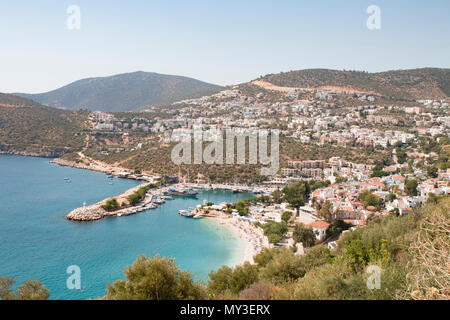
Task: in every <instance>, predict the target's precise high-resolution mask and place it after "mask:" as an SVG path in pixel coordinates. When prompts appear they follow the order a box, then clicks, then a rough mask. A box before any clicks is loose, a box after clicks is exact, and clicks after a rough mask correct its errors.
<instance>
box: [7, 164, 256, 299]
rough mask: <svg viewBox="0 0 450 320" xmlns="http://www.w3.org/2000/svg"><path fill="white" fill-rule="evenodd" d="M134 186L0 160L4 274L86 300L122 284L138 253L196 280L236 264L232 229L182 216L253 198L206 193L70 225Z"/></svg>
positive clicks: (59, 295)
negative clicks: (79, 211)
mask: <svg viewBox="0 0 450 320" xmlns="http://www.w3.org/2000/svg"><path fill="white" fill-rule="evenodd" d="M65 177H70V178H71V181H72V182H71V183H68V182H66V181H65V180H64V178H65ZM111 181H112V182H113V184H110V182H111ZM137 184H139V183H138V182H136V181H133V180H126V179H116V178H115V179H113V180H110V179H108V178H107V177H106V175H105V174H102V173H98V172H92V171H87V170H80V169H75V168H68V167H60V166H56V165H52V164H49V159H45V158H32V157H21V156H8V155H0V275H5V274H6V275H8V276H14V277H15V279H16V280H17V282H18V283H21V282H22V281H25V280H28V279H30V278H32V279H38V280H41V281H42V282H43V283H44V285H45V286H46V287H47V288H49V289H50V294H51V299H86V298H95V297H99V296H103V295H104V293H105V288H106V283H107V282H112V281H114V280H117V279H121V278H124V274H123V272H122V271H123V269H124V268H125V267H126V266H128V265H130V264H132V263H133V261H134V260H135V259H136V258H137V257H138V256H139V255H140V254H146V255H147V256H154V255H156V254H159V255H161V256H167V257H173V258H175V259H176V262H177V264H178V265H179V266H180V267H181V268H182V269H188V270H189V271H190V272H191V273H194V274H195V275H196V279H207V276H208V273H209V271H210V270H213V269H217V268H219V267H220V266H222V265H223V264H228V265H232V264H233V263H234V261H236V258H237V254H238V252H239V244H240V240H239V239H237V238H235V237H234V235H233V234H232V233H231V232H230V231H229V230H228V229H226V228H224V227H222V226H220V225H219V224H218V223H216V222H215V221H212V220H210V219H202V220H197V219H189V218H185V217H181V216H179V215H178V210H179V209H187V208H188V207H194V206H195V205H197V204H201V203H202V202H203V199H207V200H208V201H212V202H214V203H220V202H225V201H226V202H235V201H237V200H240V199H244V198H247V197H249V194H233V193H232V192H229V191H212V190H208V191H202V192H201V193H200V194H199V197H198V199H187V198H175V199H174V200H169V201H167V202H166V203H165V204H163V205H161V206H160V207H158V208H157V209H153V210H149V211H145V212H141V213H139V214H136V215H133V216H128V217H117V218H106V219H102V220H99V221H94V222H84V223H80V222H71V221H67V220H66V219H65V215H66V214H67V213H68V212H70V211H71V210H73V209H74V208H77V207H80V206H82V204H83V202H84V201H85V202H86V203H87V205H89V204H93V203H95V202H98V201H100V200H102V199H104V198H107V197H111V196H114V195H118V194H120V193H122V192H124V191H125V190H127V189H129V188H131V187H133V186H135V185H137ZM70 265H77V266H79V267H80V268H81V286H82V290H68V289H67V288H66V279H67V277H68V276H69V274H67V273H66V269H67V267H68V266H70Z"/></svg>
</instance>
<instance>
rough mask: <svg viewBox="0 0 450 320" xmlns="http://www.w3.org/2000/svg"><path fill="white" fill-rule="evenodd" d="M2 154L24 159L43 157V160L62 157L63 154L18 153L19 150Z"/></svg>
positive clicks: (2, 151)
mask: <svg viewBox="0 0 450 320" xmlns="http://www.w3.org/2000/svg"><path fill="white" fill-rule="evenodd" d="M0 154H5V155H11V156H24V157H42V158H55V157H60V156H61V155H62V154H60V153H55V152H31V151H25V150H24V151H17V150H0Z"/></svg>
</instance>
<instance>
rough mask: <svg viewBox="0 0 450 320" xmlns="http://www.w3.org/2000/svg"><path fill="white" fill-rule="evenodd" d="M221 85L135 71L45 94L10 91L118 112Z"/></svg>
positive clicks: (50, 101) (51, 101)
mask: <svg viewBox="0 0 450 320" xmlns="http://www.w3.org/2000/svg"><path fill="white" fill-rule="evenodd" d="M220 88H221V87H220V86H217V85H214V84H210V83H206V82H203V81H199V80H196V79H192V78H188V77H182V76H173V75H165V74H158V73H154V72H142V71H138V72H132V73H124V74H118V75H114V76H109V77H97V78H87V79H82V80H78V81H75V82H73V83H70V84H68V85H66V86H64V87H61V88H59V89H56V90H52V91H49V92H45V93H38V94H26V93H13V94H14V95H16V96H20V97H23V98H27V99H32V100H34V101H37V102H39V103H41V104H44V105H48V106H51V107H57V108H65V109H70V110H78V109H89V110H98V111H110V112H119V111H131V110H134V109H136V108H139V107H142V106H145V105H150V104H161V103H170V102H174V101H177V100H182V99H185V98H191V97H195V96H199V95H203V94H208V93H211V92H215V91H217V90H218V89H220Z"/></svg>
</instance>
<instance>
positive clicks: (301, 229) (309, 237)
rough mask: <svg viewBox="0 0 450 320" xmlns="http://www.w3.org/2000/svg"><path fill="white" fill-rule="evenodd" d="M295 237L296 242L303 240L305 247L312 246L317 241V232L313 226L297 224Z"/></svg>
mask: <svg viewBox="0 0 450 320" xmlns="http://www.w3.org/2000/svg"><path fill="white" fill-rule="evenodd" d="M293 239H294V241H295V242H297V243H299V242H301V243H302V244H303V246H304V247H311V246H313V245H314V244H315V243H316V234H315V233H314V231H313V229H312V228H311V227H308V226H305V225H304V224H303V223H299V224H296V225H295V229H294V233H293Z"/></svg>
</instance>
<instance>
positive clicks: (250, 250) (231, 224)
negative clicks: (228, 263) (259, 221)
mask: <svg viewBox="0 0 450 320" xmlns="http://www.w3.org/2000/svg"><path fill="white" fill-rule="evenodd" d="M209 219H214V220H215V221H217V222H218V223H219V224H220V225H222V226H224V227H226V228H228V229H229V230H230V231H231V232H232V233H233V234H234V236H235V237H237V238H239V239H241V240H242V241H241V243H242V244H243V246H242V247H240V248H239V252H238V254H237V258H236V260H235V261H233V263H232V264H233V266H234V265H239V264H243V263H244V262H246V261H248V262H250V263H254V261H253V257H254V256H255V255H256V254H258V253H259V252H260V251H262V250H263V249H264V248H265V247H268V246H269V242H268V240H267V237H265V236H264V234H263V231H262V229H260V228H257V227H255V226H254V225H253V224H252V223H251V222H250V221H246V220H242V219H239V218H234V217H231V216H230V215H225V214H219V215H218V216H216V217H210V218H209Z"/></svg>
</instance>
